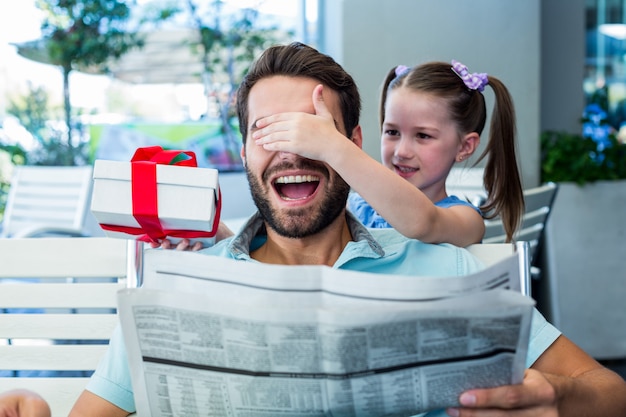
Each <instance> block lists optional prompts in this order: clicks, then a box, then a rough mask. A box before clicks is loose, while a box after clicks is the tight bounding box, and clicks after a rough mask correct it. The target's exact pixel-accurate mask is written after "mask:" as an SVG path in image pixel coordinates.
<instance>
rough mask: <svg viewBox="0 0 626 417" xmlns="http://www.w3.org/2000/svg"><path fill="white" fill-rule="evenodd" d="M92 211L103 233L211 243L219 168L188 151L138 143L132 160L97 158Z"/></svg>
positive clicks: (218, 202)
mask: <svg viewBox="0 0 626 417" xmlns="http://www.w3.org/2000/svg"><path fill="white" fill-rule="evenodd" d="M93 177H94V188H93V196H92V201H91V211H92V212H93V214H94V216H95V217H96V219H97V220H98V223H100V227H102V229H103V230H104V231H105V233H106V234H107V236H111V237H117V238H123V239H136V240H142V241H145V242H156V243H160V242H161V241H162V240H163V239H165V238H167V239H169V240H170V241H171V242H172V243H178V242H180V241H181V240H182V239H183V238H187V239H189V240H190V241H192V243H193V242H196V241H198V240H200V241H201V242H202V243H203V244H204V246H210V245H212V244H214V243H215V234H216V233H217V227H218V224H219V218H220V208H221V199H220V192H219V183H218V171H217V170H216V169H211V168H197V162H196V156H195V154H194V153H193V152H190V151H179V150H163V149H162V148H161V147H160V146H151V147H146V148H139V149H137V151H136V152H135V154H134V155H133V157H132V159H131V161H130V162H121V161H107V160H96V162H95V164H94V175H93Z"/></svg>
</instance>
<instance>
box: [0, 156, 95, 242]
mask: <svg viewBox="0 0 626 417" xmlns="http://www.w3.org/2000/svg"><path fill="white" fill-rule="evenodd" d="M92 171H93V167H92V166H90V165H87V166H71V167H61V166H30V165H26V166H17V167H15V168H14V171H13V176H12V177H11V187H10V189H9V195H8V197H7V204H6V207H5V211H4V217H3V221H2V224H1V225H0V226H1V229H0V237H31V236H45V235H62V236H84V235H87V234H88V233H87V231H86V220H87V219H88V218H89V216H90V215H91V212H90V211H89V203H90V199H91V189H92Z"/></svg>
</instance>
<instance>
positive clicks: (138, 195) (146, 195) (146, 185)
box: [101, 146, 222, 243]
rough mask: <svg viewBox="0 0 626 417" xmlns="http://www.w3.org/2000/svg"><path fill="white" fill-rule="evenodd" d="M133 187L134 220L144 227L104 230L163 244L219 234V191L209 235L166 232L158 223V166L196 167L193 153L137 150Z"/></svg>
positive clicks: (189, 231)
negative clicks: (172, 238)
mask: <svg viewBox="0 0 626 417" xmlns="http://www.w3.org/2000/svg"><path fill="white" fill-rule="evenodd" d="M130 162H131V170H132V177H131V186H132V198H133V201H132V203H133V217H134V218H135V220H137V222H138V223H139V225H140V226H141V228H136V227H126V226H113V225H101V226H102V228H103V229H105V230H112V231H117V232H124V233H127V234H131V235H141V236H139V237H137V240H141V241H144V242H156V243H160V242H161V241H162V240H163V239H165V238H166V237H168V236H169V237H176V238H187V239H194V238H211V237H214V236H215V234H216V233H217V227H218V225H219V219H220V212H221V208H222V207H221V205H222V196H221V191H220V192H219V195H218V199H217V204H216V208H215V217H214V219H213V227H212V228H211V231H210V232H205V231H198V230H164V229H163V227H162V226H161V222H160V220H159V200H158V196H157V175H156V167H157V165H158V164H163V165H180V166H188V167H197V166H198V163H197V161H196V155H195V153H193V152H191V151H179V150H163V148H161V147H160V146H148V147H145V148H138V149H137V150H136V151H135V154H134V155H133V157H132V158H131V160H130Z"/></svg>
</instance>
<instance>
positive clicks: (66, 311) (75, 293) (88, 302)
mask: <svg viewBox="0 0 626 417" xmlns="http://www.w3.org/2000/svg"><path fill="white" fill-rule="evenodd" d="M140 248H141V246H138V245H136V243H135V242H134V241H126V240H123V239H113V238H107V237H41V238H36V237H31V238H0V256H1V257H2V260H1V261H0V265H1V266H0V390H2V389H9V388H15V387H23V388H29V389H33V390H34V391H36V392H38V393H39V394H40V395H42V396H43V397H44V398H45V399H46V400H47V401H48V402H49V404H50V406H51V409H52V416H53V417H57V416H67V415H68V414H69V411H70V409H71V407H72V406H73V404H74V402H75V401H76V399H77V398H78V396H79V395H80V393H81V392H82V391H83V389H84V387H85V384H86V382H87V377H89V376H90V375H91V373H92V372H93V370H94V369H95V368H96V366H97V364H98V362H99V360H100V358H101V357H102V355H103V354H104V352H105V350H106V348H107V344H108V340H109V338H110V336H111V334H112V333H113V330H114V328H115V326H116V325H117V324H118V316H117V292H118V291H119V290H120V289H122V288H124V287H126V285H127V283H128V282H131V281H133V282H134V280H130V279H128V277H129V275H131V274H132V273H134V271H136V266H135V262H137V261H138V260H140V257H138V256H135V251H136V250H140ZM33 376H39V377H40V378H34V377H33ZM51 376H52V377H51Z"/></svg>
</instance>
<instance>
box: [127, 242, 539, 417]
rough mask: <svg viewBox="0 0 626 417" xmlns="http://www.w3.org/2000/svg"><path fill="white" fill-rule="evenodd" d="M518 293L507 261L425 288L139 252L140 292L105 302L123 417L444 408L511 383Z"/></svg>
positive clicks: (392, 280) (318, 270) (413, 281)
mask: <svg viewBox="0 0 626 417" xmlns="http://www.w3.org/2000/svg"><path fill="white" fill-rule="evenodd" d="M516 287H517V288H516ZM511 289H513V290H511ZM518 290H519V264H518V258H517V257H516V256H511V257H510V258H507V259H505V260H503V261H501V262H500V263H498V264H495V265H493V266H492V267H490V268H487V269H485V270H483V271H481V272H479V273H476V274H473V275H468V276H464V277H450V278H446V277H443V278H442V277H438V278H433V277H407V276H398V275H381V274H369V273H363V272H354V271H343V270H336V269H332V268H329V267H325V266H278V265H267V264H257V263H248V262H240V261H233V260H230V259H223V258H217V257H212V256H207V255H203V254H198V253H191V252H180V251H173V250H172V251H164V250H148V251H147V253H146V255H145V263H144V284H143V286H142V287H141V288H134V289H125V290H122V291H120V293H119V295H118V300H119V314H120V319H121V323H122V330H123V333H124V339H125V343H126V347H127V351H128V356H129V364H130V369H131V378H132V383H133V388H134V391H135V402H136V406H137V414H138V415H140V416H152V417H161V416H163V417H165V416H182V415H204V416H219V417H222V416H236V417H261V416H263V417H267V416H278V415H280V416H290V417H296V416H372V417H374V416H376V417H378V416H412V415H415V414H418V413H421V412H425V411H428V410H433V409H438V408H445V407H450V406H457V405H458V397H459V395H460V393H461V392H463V391H465V390H467V389H471V388H485V387H493V386H499V385H504V384H515V383H519V382H521V380H522V378H523V373H524V364H525V357H526V352H527V345H528V337H529V330H530V322H531V316H532V307H533V305H534V302H533V300H532V299H531V298H529V297H525V296H523V295H521V294H520V293H519V292H518Z"/></svg>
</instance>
